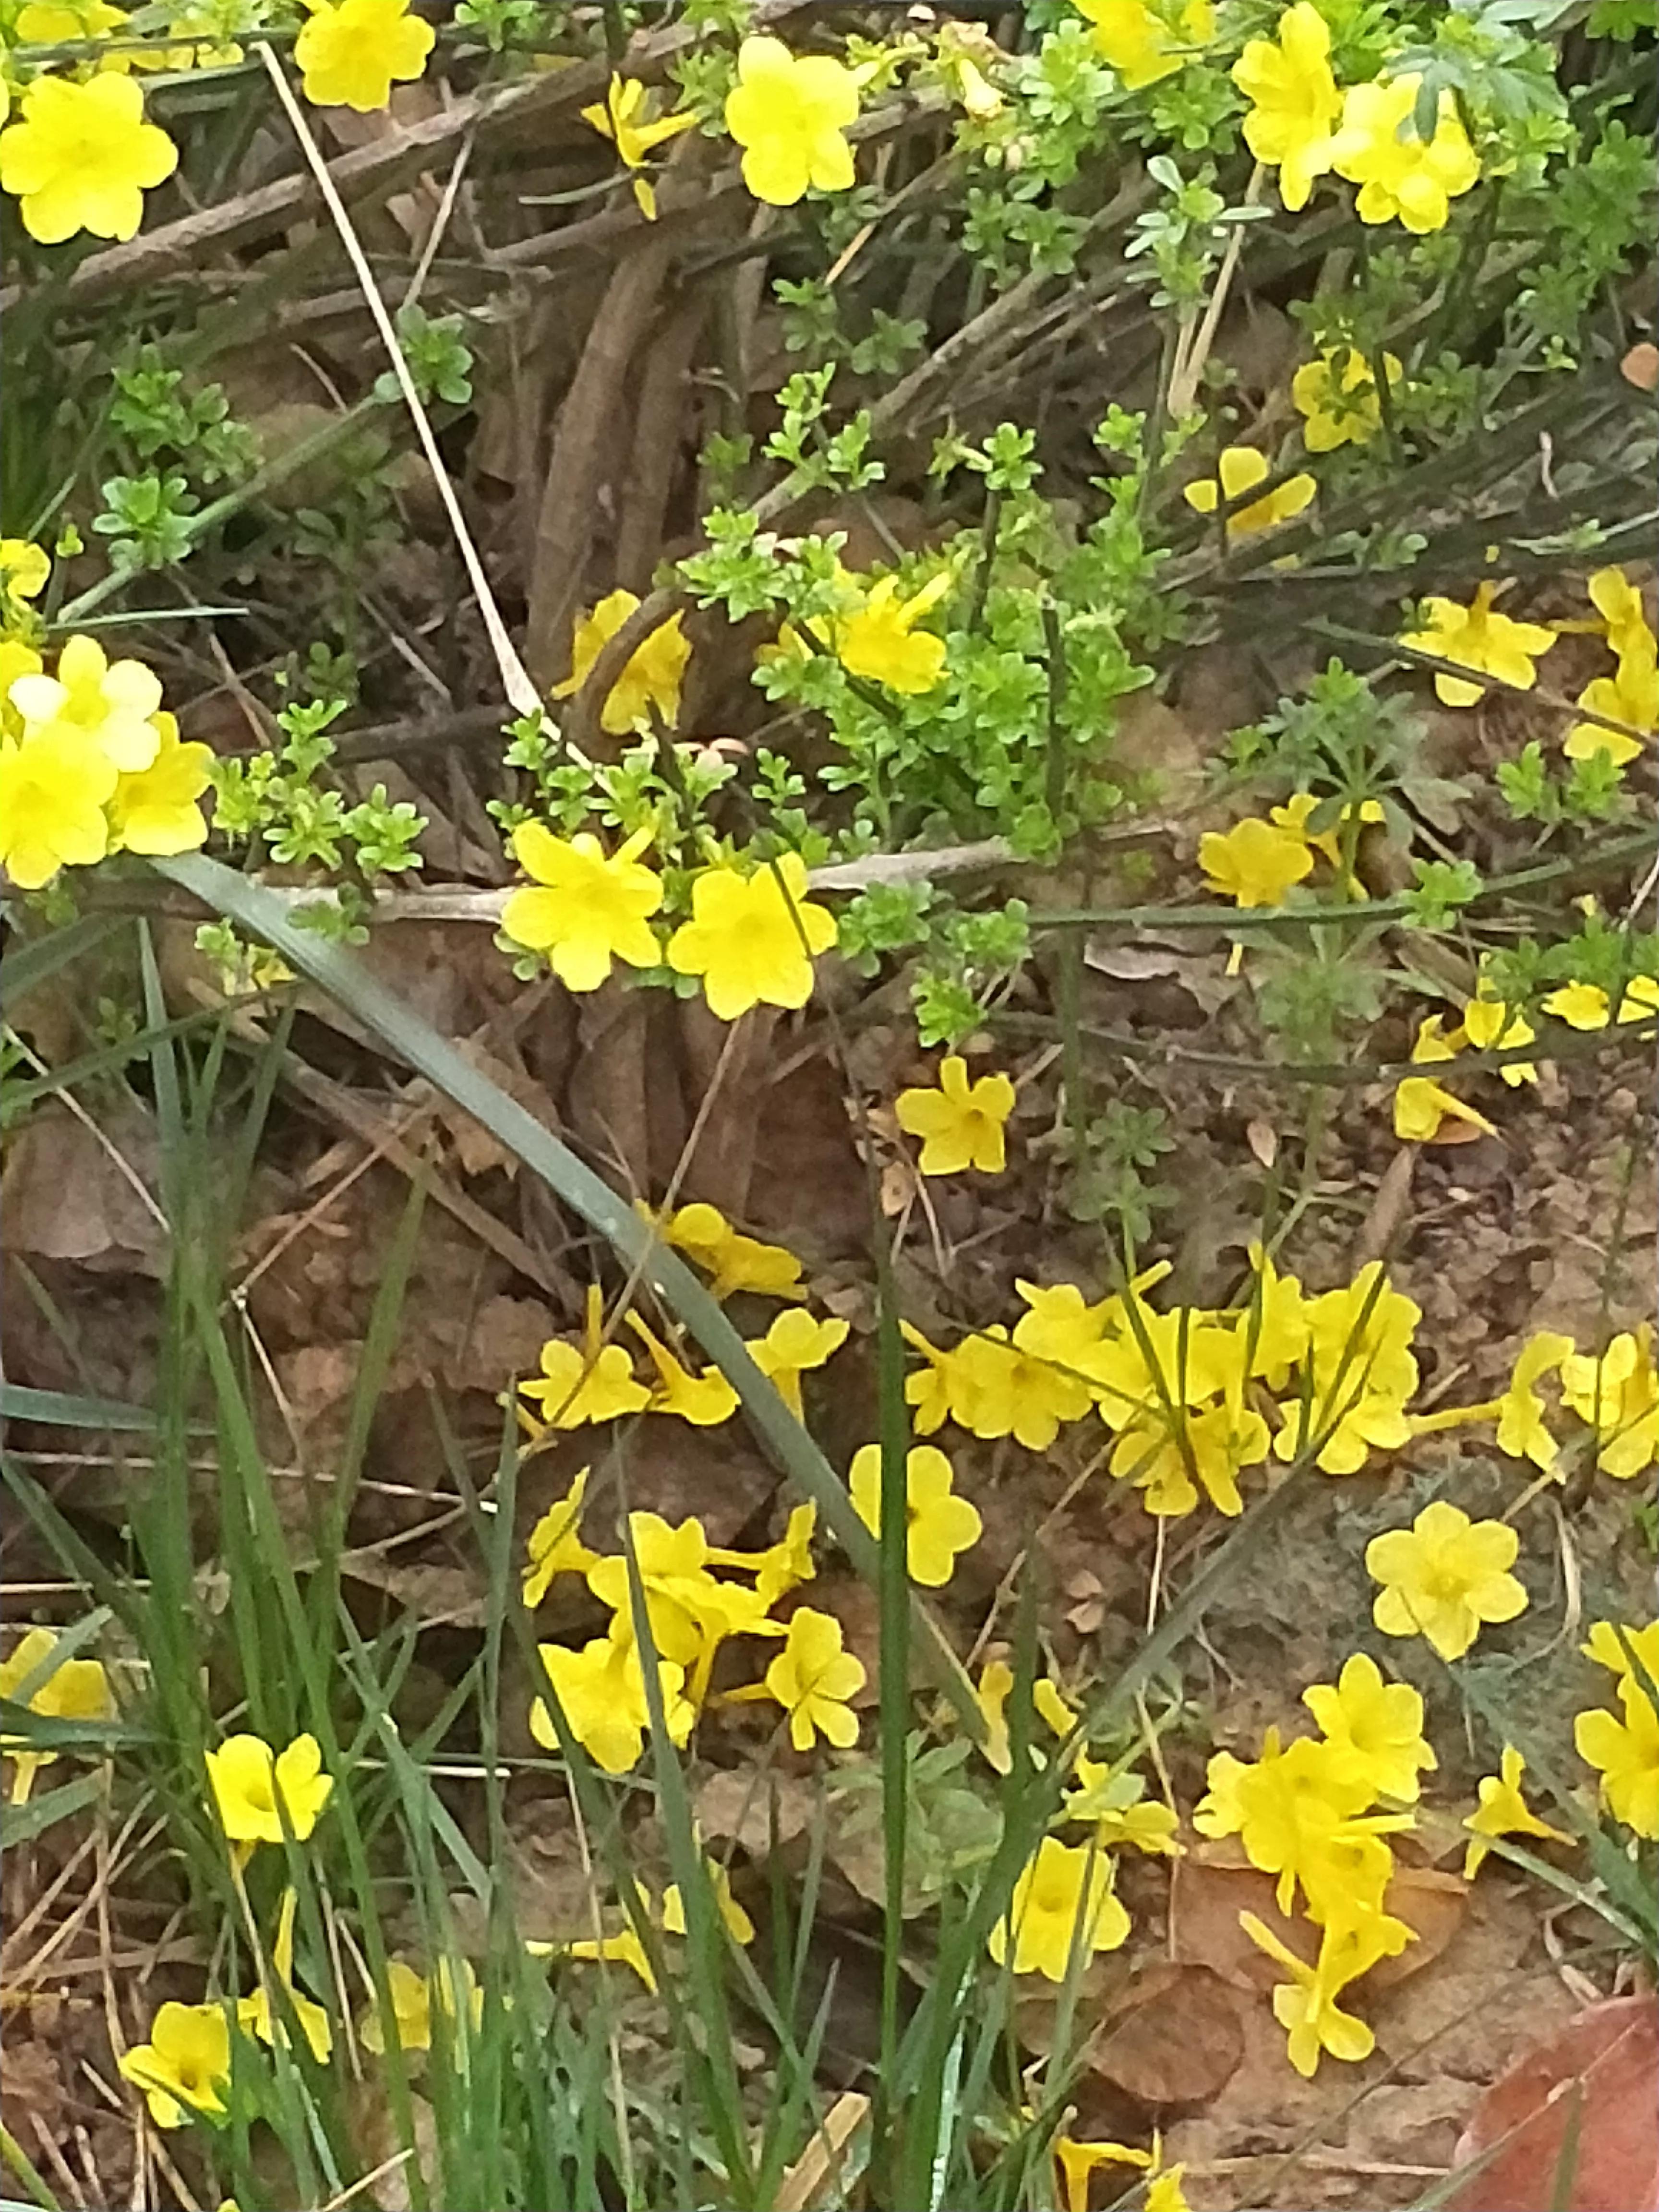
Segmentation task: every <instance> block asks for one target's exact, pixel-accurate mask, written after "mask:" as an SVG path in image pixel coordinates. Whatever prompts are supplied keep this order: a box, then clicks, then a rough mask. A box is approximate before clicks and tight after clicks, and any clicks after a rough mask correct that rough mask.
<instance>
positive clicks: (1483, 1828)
mask: <svg viewBox="0 0 1659 2212" xmlns="http://www.w3.org/2000/svg"><path fill="white" fill-rule="evenodd" d="M1526 1771H1527V1762H1526V1760H1525V1759H1522V1756H1521V1754H1520V1753H1519V1752H1518V1751H1517V1750H1516V1747H1515V1746H1514V1745H1513V1744H1512V1743H1506V1744H1505V1745H1504V1753H1503V1757H1502V1758H1501V1759H1500V1760H1499V1761H1498V1772H1497V1773H1496V1774H1485V1775H1482V1777H1481V1778H1480V1785H1479V1787H1478V1789H1477V1790H1476V1793H1475V1794H1476V1797H1477V1799H1478V1802H1477V1804H1476V1808H1475V1810H1474V1812H1473V1813H1471V1814H1470V1815H1469V1817H1468V1820H1465V1821H1464V1823H1463V1826H1465V1827H1466V1828H1468V1830H1469V1832H1470V1835H1469V1841H1468V1844H1467V1846H1466V1847H1465V1849H1464V1852H1463V1879H1464V1881H1474V1877H1475V1875H1476V1874H1477V1873H1478V1872H1479V1871H1480V1867H1481V1864H1482V1863H1483V1862H1484V1860H1485V1859H1486V1856H1487V1854H1488V1852H1489V1851H1490V1850H1491V1849H1492V1841H1491V1839H1492V1837H1494V1836H1536V1837H1539V1838H1541V1840H1542V1841H1543V1842H1545V1843H1549V1844H1570V1843H1571V1841H1572V1838H1571V1836H1565V1835H1563V1834H1562V1832H1561V1831H1560V1829H1559V1828H1552V1827H1551V1826H1550V1824H1549V1822H1548V1821H1547V1820H1540V1819H1539V1817H1538V1815H1537V1814H1536V1813H1534V1811H1533V1810H1532V1808H1531V1807H1530V1806H1529V1805H1528V1803H1527V1801H1526V1799H1525V1798H1524V1797H1523V1796H1522V1794H1521V1777H1522V1775H1523V1774H1524V1773H1525V1772H1526Z"/></svg>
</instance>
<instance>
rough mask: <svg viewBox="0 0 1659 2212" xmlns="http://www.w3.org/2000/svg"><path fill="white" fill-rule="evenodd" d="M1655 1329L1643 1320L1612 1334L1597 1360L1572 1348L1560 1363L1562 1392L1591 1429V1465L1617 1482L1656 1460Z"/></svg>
mask: <svg viewBox="0 0 1659 2212" xmlns="http://www.w3.org/2000/svg"><path fill="white" fill-rule="evenodd" d="M1653 1346H1654V1333H1653V1327H1652V1324H1651V1323H1650V1322H1643V1324H1642V1326H1641V1327H1640V1328H1638V1329H1637V1330H1636V1331H1635V1332H1634V1333H1632V1332H1631V1331H1629V1330H1626V1331H1625V1332H1623V1333H1622V1334H1620V1335H1618V1336H1615V1337H1614V1338H1613V1341H1612V1342H1611V1343H1610V1344H1609V1345H1608V1346H1607V1350H1606V1351H1605V1352H1603V1353H1602V1354H1601V1358H1599V1359H1595V1358H1591V1357H1590V1356H1589V1354H1588V1353H1585V1352H1574V1353H1573V1354H1572V1356H1571V1358H1566V1359H1564V1360H1563V1361H1562V1362H1561V1395H1562V1396H1563V1398H1565V1401H1566V1402H1567V1403H1568V1405H1569V1406H1571V1408H1572V1410H1573V1412H1574V1413H1577V1416H1578V1418H1579V1419H1580V1420H1581V1421H1583V1422H1584V1423H1585V1424H1586V1425H1588V1426H1589V1427H1590V1428H1591V1429H1593V1430H1594V1431H1595V1437H1596V1442H1597V1444H1598V1446H1599V1449H1598V1451H1597V1454H1596V1461H1595V1464H1596V1465H1597V1467H1599V1468H1601V1470H1602V1472H1603V1473H1604V1474H1611V1475H1613V1476H1614V1477H1615V1478H1617V1480H1620V1481H1627V1480H1629V1479H1630V1477H1631V1476H1632V1475H1635V1474H1641V1473H1642V1472H1643V1470H1644V1468H1648V1467H1650V1466H1651V1465H1652V1464H1653V1462H1655V1460H1656V1459H1659V1373H1656V1371H1655V1368H1654V1357H1653Z"/></svg>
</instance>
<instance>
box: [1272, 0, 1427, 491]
mask: <svg viewBox="0 0 1659 2212" xmlns="http://www.w3.org/2000/svg"><path fill="white" fill-rule="evenodd" d="M1299 4H1300V5H1301V6H1304V7H1308V9H1309V12H1310V14H1311V13H1312V12H1313V11H1312V9H1311V6H1310V0H1299ZM1403 374H1405V372H1404V370H1403V368H1401V364H1400V362H1398V361H1397V360H1396V359H1395V356H1394V355H1393V354H1391V353H1385V354H1384V355H1383V375H1384V376H1385V377H1386V378H1387V379H1388V381H1389V386H1390V387H1391V388H1392V386H1395V384H1397V383H1398V382H1399V381H1400V379H1401V376H1402V375H1403ZM1291 400H1292V402H1293V403H1294V404H1295V407H1296V410H1297V414H1298V415H1300V416H1302V417H1303V418H1304V419H1303V425H1302V442H1303V444H1304V446H1305V447H1307V449H1308V451H1309V452H1310V453H1334V452H1335V451H1336V449H1337V448H1338V447H1340V446H1350V445H1352V446H1364V445H1368V444H1369V443H1370V441H1371V440H1372V439H1373V438H1374V437H1375V436H1376V434H1377V432H1378V431H1379V430H1380V429H1381V428H1382V427H1383V407H1382V403H1381V401H1380V399H1379V398H1378V397H1377V390H1376V376H1375V374H1373V372H1372V369H1371V365H1370V362H1369V361H1367V360H1366V358H1365V356H1364V354H1363V353H1361V352H1360V351H1359V349H1358V347H1356V346H1346V347H1342V348H1340V349H1338V350H1337V351H1336V352H1334V353H1327V354H1322V355H1321V356H1320V357H1319V359H1318V360H1317V361H1304V362H1303V364H1302V366H1301V368H1298V369H1297V372H1296V374H1295V375H1294V376H1293V377H1292V378H1291Z"/></svg>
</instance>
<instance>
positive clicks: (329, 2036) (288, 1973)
mask: <svg viewBox="0 0 1659 2212" xmlns="http://www.w3.org/2000/svg"><path fill="white" fill-rule="evenodd" d="M294 1911H295V1893H294V1891H293V1890H292V1889H285V1890H284V1891H283V1902H282V1905H281V1908H280V1911H279V1912H278V1916H277V1921H276V1942H274V1943H273V1944H272V1945H271V1947H270V1971H271V1973H272V1975H273V1977H274V1978H275V1979H276V1981H277V1982H278V1983H280V1984H281V1985H282V1988H283V1991H284V1993H285V1995H286V1996H287V1998H288V2002H289V2004H291V2005H292V2006H293V2008H294V2015H295V2019H296V2020H297V2021H299V2023H300V2032H301V2034H302V2035H303V2036H304V2037H305V2039H306V2041H307V2043H308V2044H309V2045H310V2046H311V2055H312V2057H313V2058H314V2059H315V2060H316V2061H317V2063H318V2064H319V2066H326V2065H327V2063H328V2058H329V2053H330V2052H331V2051H332V2050H333V2048H334V2031H333V2029H332V2028H331V2027H330V2026H329V2020H328V2015H327V2013H326V2012H325V2009H324V2008H323V2007H322V2006H321V2005H319V2004H318V2003H317V2002H315V2000H314V1999H313V1998H311V1997H308V1996H305V1995H303V1993H302V1992H301V1990H297V1989H296V1988H295V1985H294ZM236 2024H237V2026H238V2027H240V2028H243V2029H245V2030H246V2032H247V2033H249V2034H250V2035H257V2036H258V2039H259V2040H260V2042H261V2043H268V2044H271V2045H275V2044H276V2043H277V2042H279V2041H281V2042H283V2043H286V2040H287V2028H286V2025H285V2023H284V2022H283V2020H281V2019H280V2018H279V2017H278V2016H277V2013H276V2008H275V2007H274V2006H273V2005H272V2003H271V1993H270V1989H269V1988H261V1989H258V1990H255V1991H254V1993H253V1995H252V1996H248V1997H239V1998H238V1999H237V2001H236Z"/></svg>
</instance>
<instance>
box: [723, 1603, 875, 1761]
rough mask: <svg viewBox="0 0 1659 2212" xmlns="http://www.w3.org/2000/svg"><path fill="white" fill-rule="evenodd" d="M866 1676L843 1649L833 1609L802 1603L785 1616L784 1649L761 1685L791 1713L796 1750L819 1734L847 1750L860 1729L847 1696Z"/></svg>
mask: <svg viewBox="0 0 1659 2212" xmlns="http://www.w3.org/2000/svg"><path fill="white" fill-rule="evenodd" d="M865 1679H866V1677H865V1668H864V1662H863V1661H862V1660H861V1659H857V1658H854V1656H853V1654H852V1653H851V1652H850V1651H844V1650H842V1626H841V1623H840V1621H838V1620H836V1617H835V1615H834V1614H833V1613H817V1612H815V1611H814V1610H813V1608H812V1607H811V1606H810V1605H801V1606H797V1607H796V1608H795V1610H794V1612H793V1613H791V1614H790V1616H789V1629H788V1633H787V1635H786V1637H785V1638H784V1644H783V1649H782V1650H781V1651H780V1652H779V1654H778V1656H777V1657H776V1658H775V1660H774V1661H773V1662H772V1663H771V1665H770V1666H769V1668H767V1670H766V1680H765V1682H764V1684H763V1689H764V1692H765V1694H766V1695H767V1696H768V1697H769V1698H772V1699H775V1700H776V1702H777V1703H778V1704H779V1705H781V1706H782V1708H783V1710H784V1711H785V1712H786V1713H787V1715H788V1716H789V1741H790V1742H791V1743H793V1745H794V1747H795V1749H796V1750H797V1751H811V1748H812V1746H813V1745H814V1743H816V1742H817V1739H818V1737H819V1736H820V1735H822V1736H823V1739H824V1741H826V1742H827V1743H833V1744H835V1745H836V1747H837V1748H838V1749H840V1750H842V1751H845V1750H847V1749H848V1747H850V1746H851V1745H853V1744H854V1743H856V1742H857V1741H858V1734H859V1723H858V1716H857V1714H856V1713H854V1711H853V1710H852V1708H851V1706H850V1705H848V1702H847V1701H848V1699H849V1698H853V1697H856V1696H857V1694H858V1692H860V1690H861V1689H862V1688H863V1687H864V1684H865ZM737 1694H738V1697H739V1698H741V1697H742V1696H743V1695H744V1692H738V1693H737Z"/></svg>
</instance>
